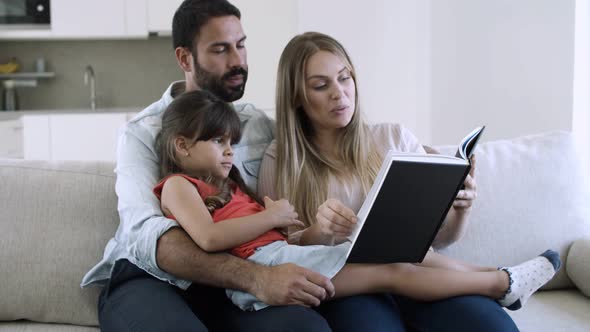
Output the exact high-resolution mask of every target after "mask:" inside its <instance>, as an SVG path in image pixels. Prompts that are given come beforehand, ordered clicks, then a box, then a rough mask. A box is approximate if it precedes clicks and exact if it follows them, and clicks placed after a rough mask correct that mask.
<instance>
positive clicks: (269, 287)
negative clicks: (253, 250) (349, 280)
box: [250, 263, 334, 307]
mask: <svg viewBox="0 0 590 332" xmlns="http://www.w3.org/2000/svg"><path fill="white" fill-rule="evenodd" d="M260 269H261V272H260V273H259V274H258V277H257V278H256V280H254V283H253V289H252V290H251V291H250V292H251V293H252V294H253V295H254V296H256V297H257V298H258V299H259V300H261V301H263V302H265V303H267V304H270V305H293V304H295V305H303V306H307V307H315V306H318V305H320V303H321V301H323V300H327V299H329V298H331V297H333V296H334V285H333V284H332V282H331V281H330V279H328V278H326V277H324V276H323V275H321V274H319V273H316V272H313V271H310V270H308V269H305V268H302V267H300V266H297V265H295V264H290V263H288V264H281V265H276V266H270V267H268V266H264V267H263V266H261V267H260Z"/></svg>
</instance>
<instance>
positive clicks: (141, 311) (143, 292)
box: [98, 260, 207, 332]
mask: <svg viewBox="0 0 590 332" xmlns="http://www.w3.org/2000/svg"><path fill="white" fill-rule="evenodd" d="M98 319H99V323H100V329H101V331H103V332H111V331H113V332H114V331H148V332H149V331H154V332H157V331H207V328H205V325H204V324H203V323H201V321H200V320H199V318H198V317H197V316H196V315H195V314H194V313H193V312H192V311H191V309H190V307H189V306H188V304H187V303H186V302H185V301H184V299H183V298H182V296H181V295H180V294H179V293H178V288H177V287H175V286H172V285H170V284H169V283H167V282H164V281H161V280H159V279H156V278H154V277H152V276H151V275H149V274H148V273H146V272H144V271H143V270H141V269H140V268H138V267H136V266H135V265H133V264H131V263H130V262H129V261H127V260H119V261H117V262H116V263H115V267H114V268H113V273H112V277H111V280H110V281H109V283H108V285H107V286H106V287H105V288H104V289H103V290H102V292H101V294H100V298H99V312H98Z"/></svg>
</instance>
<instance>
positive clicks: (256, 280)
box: [82, 0, 493, 331]
mask: <svg viewBox="0 0 590 332" xmlns="http://www.w3.org/2000/svg"><path fill="white" fill-rule="evenodd" d="M172 30H173V32H172V35H173V42H174V47H175V55H176V59H177V61H178V64H179V66H180V67H181V68H182V70H183V71H184V73H185V80H184V81H183V82H175V83H173V84H171V85H170V87H169V88H168V89H167V90H166V91H165V92H164V95H163V96H162V98H161V99H160V100H159V101H156V102H155V103H153V104H152V105H150V106H149V107H147V108H146V109H145V110H143V111H142V112H141V113H139V114H138V115H137V116H135V117H134V118H133V119H132V120H131V121H130V122H129V123H128V124H127V125H126V126H125V127H124V128H123V130H122V132H121V134H120V137H119V143H118V152H117V168H116V173H117V183H116V191H117V195H118V198H119V203H118V210H119V215H120V219H121V221H120V225H119V228H118V230H117V233H116V234H115V237H114V238H112V239H111V240H110V241H109V243H108V244H107V246H106V249H105V253H104V257H103V260H102V261H101V262H100V263H99V264H97V265H96V266H95V267H94V268H93V269H91V270H90V271H89V272H88V273H87V275H86V276H85V277H84V279H83V281H82V285H83V286H86V285H89V284H93V283H94V284H98V285H102V286H104V289H103V290H102V293H101V295H100V299H99V308H98V310H99V321H100V324H101V330H103V331H128V330H139V331H206V330H208V329H210V330H218V331H254V330H256V331H268V330H280V331H329V330H330V329H333V330H337V331H358V330H366V329H368V328H370V329H371V330H372V331H403V330H404V326H403V324H402V321H401V319H400V313H399V309H398V307H397V304H396V302H395V301H394V299H393V298H392V297H391V296H389V295H365V296H355V297H350V298H345V299H339V300H335V301H328V302H325V303H323V304H321V305H319V304H320V302H321V301H323V300H326V299H328V298H329V297H330V296H331V295H332V294H333V292H334V288H333V285H332V283H331V282H330V280H328V279H327V278H325V277H324V276H322V275H319V274H317V273H314V272H312V271H309V270H306V269H303V268H301V267H298V266H295V265H293V264H285V265H279V266H275V267H266V266H259V265H255V264H254V263H251V262H248V261H246V260H243V259H240V258H236V257H234V256H231V255H229V254H225V253H213V254H212V253H206V252H204V251H202V250H201V249H200V248H199V247H198V246H196V245H195V244H194V242H193V241H192V240H191V239H190V237H189V236H188V235H187V234H186V233H185V232H184V231H183V230H182V229H181V228H180V227H177V226H178V224H177V223H176V222H174V221H172V220H170V219H167V218H165V217H163V216H162V212H161V210H160V205H159V202H158V200H157V199H156V197H155V196H154V195H153V194H152V187H153V186H154V185H155V184H156V183H157V181H158V180H159V179H158V169H159V165H158V156H157V155H156V152H155V148H154V145H155V138H156V136H157V134H158V132H159V130H160V126H161V116H162V113H163V112H164V110H165V109H166V107H167V106H168V104H170V102H171V101H172V100H173V98H174V97H175V96H177V95H178V94H180V93H182V92H184V91H190V90H195V89H206V90H209V91H211V92H213V93H214V94H216V95H217V96H218V97H220V98H221V99H223V100H225V101H228V102H230V101H235V100H238V99H240V98H241V97H242V95H243V93H244V88H245V85H246V81H247V78H248V66H247V62H246V48H245V39H246V36H245V34H244V32H243V30H242V26H241V23H240V12H239V11H238V9H237V8H235V7H234V6H233V5H231V4H230V3H228V2H227V1H226V0H185V1H184V2H183V3H182V4H181V5H180V7H179V8H178V10H177V11H176V14H175V16H174V20H173V29H172ZM235 109H236V111H237V112H238V115H239V116H240V119H241V120H242V126H243V137H242V140H241V141H240V143H239V144H237V145H236V146H234V147H233V149H234V156H235V157H234V160H235V164H236V166H237V167H238V168H239V169H240V172H241V174H242V176H243V177H244V179H245V181H246V183H247V184H248V185H249V186H251V187H253V188H255V185H256V176H257V174H258V166H259V164H260V160H261V159H262V155H263V153H264V151H265V149H266V146H267V145H268V143H270V141H271V140H272V138H273V133H272V131H273V124H272V122H271V121H270V120H269V119H268V118H267V117H266V116H265V115H264V113H263V112H261V111H259V110H256V109H255V108H254V107H253V106H252V105H244V104H242V105H235ZM468 200H469V199H468ZM469 201H470V200H469ZM468 205H470V202H468ZM339 208H340V207H337V206H336V207H333V209H334V211H336V212H337V211H338V209H339ZM456 228H461V225H453V226H452V227H449V229H450V231H449V232H447V233H448V235H445V236H444V237H442V239H441V241H442V242H441V243H444V242H445V241H446V242H448V241H449V240H448V239H452V237H453V236H455V235H456V234H457V232H456V231H454V229H456ZM444 238H446V240H445V239H444ZM210 286H214V287H210ZM224 288H233V289H240V290H243V291H246V292H249V293H252V294H254V295H255V296H257V297H258V298H260V299H261V300H263V301H265V302H267V303H269V304H272V305H276V306H272V307H269V308H267V309H264V310H261V311H258V312H242V311H240V310H239V309H238V308H237V307H235V306H233V304H232V303H231V302H230V301H229V300H228V299H227V298H226V296H225V293H224V291H223V289H224ZM396 301H403V299H396ZM467 304H468V303H467V302H466V303H465V304H464V305H462V306H445V308H447V309H448V310H447V312H445V311H443V310H436V311H435V310H434V309H432V310H424V309H416V316H420V317H418V318H419V320H429V321H430V318H431V317H433V316H435V315H438V316H439V317H442V318H436V317H434V318H435V319H432V320H431V322H432V324H434V325H435V326H436V324H438V322H440V321H441V320H445V317H447V316H450V314H452V313H453V311H459V310H457V309H461V308H462V307H466V306H467V307H468V306H469V305H467ZM469 304H470V303H469ZM318 305H319V306H318ZM421 307H422V306H421ZM484 309H485V308H484ZM422 316H423V317H422ZM474 317H476V316H474ZM446 320H447V321H448V320H449V319H448V318H447V319H446ZM486 323H487V322H486ZM465 326H469V325H465ZM490 326H493V325H490Z"/></svg>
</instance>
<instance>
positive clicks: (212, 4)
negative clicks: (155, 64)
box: [172, 0, 241, 51]
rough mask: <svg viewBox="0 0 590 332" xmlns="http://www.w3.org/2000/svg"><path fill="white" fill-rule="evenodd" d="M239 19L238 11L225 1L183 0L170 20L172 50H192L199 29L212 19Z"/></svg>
mask: <svg viewBox="0 0 590 332" xmlns="http://www.w3.org/2000/svg"><path fill="white" fill-rule="evenodd" d="M222 16H235V17H237V18H240V17H241V14H240V10H238V8H236V7H235V6H234V5H232V4H231V3H229V2H227V1H226V0H185V1H183V2H182V4H180V6H179V7H178V9H177V10H176V13H175V14H174V18H173V19H172V43H173V46H174V48H175V49H176V48H177V47H186V48H188V49H190V50H191V51H192V50H193V46H194V45H193V43H194V42H195V38H197V37H199V34H200V32H201V27H202V26H203V25H205V24H206V23H207V21H209V19H211V18H213V17H222Z"/></svg>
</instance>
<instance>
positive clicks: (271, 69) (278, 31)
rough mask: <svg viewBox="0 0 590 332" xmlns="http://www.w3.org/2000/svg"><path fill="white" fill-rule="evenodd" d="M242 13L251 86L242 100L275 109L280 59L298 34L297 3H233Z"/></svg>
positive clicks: (282, 0) (294, 0) (281, 0)
mask: <svg viewBox="0 0 590 332" xmlns="http://www.w3.org/2000/svg"><path fill="white" fill-rule="evenodd" d="M231 2H232V3H233V4H234V5H236V7H238V8H239V9H240V12H241V13H242V25H243V28H244V32H245V33H246V36H247V40H246V45H247V47H248V68H249V73H250V75H249V76H248V84H247V85H246V92H245V94H244V98H243V99H242V100H244V101H248V102H251V103H253V104H255V105H256V106H257V107H258V108H261V109H270V108H272V109H274V97H275V82H276V76H277V75H276V72H277V67H278V65H279V57H280V55H281V52H282V51H283V48H284V47H285V45H287V42H289V40H290V39H291V37H293V36H294V35H295V33H296V31H297V28H296V24H297V15H296V13H297V0H278V1H268V0H233V1H231Z"/></svg>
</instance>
